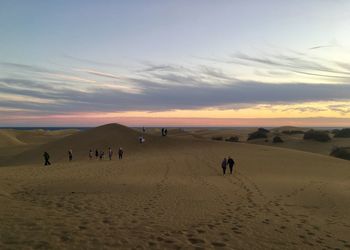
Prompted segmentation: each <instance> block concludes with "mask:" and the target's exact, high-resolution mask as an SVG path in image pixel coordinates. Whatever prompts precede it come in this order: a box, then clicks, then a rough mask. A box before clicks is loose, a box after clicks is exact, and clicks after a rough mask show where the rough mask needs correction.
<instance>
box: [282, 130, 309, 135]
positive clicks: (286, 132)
mask: <svg viewBox="0 0 350 250" xmlns="http://www.w3.org/2000/svg"><path fill="white" fill-rule="evenodd" d="M304 133H305V132H304V131H301V130H284V131H282V134H285V135H301V134H304Z"/></svg>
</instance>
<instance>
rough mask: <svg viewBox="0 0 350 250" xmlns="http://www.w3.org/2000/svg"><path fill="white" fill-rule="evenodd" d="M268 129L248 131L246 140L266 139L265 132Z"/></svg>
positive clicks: (267, 131)
mask: <svg viewBox="0 0 350 250" xmlns="http://www.w3.org/2000/svg"><path fill="white" fill-rule="evenodd" d="M269 132H270V131H269V130H267V129H264V128H259V129H258V130H257V131H255V132H253V133H250V134H249V136H248V139H247V141H250V140H255V139H266V138H267V133H269Z"/></svg>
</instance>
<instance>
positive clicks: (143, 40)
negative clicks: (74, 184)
mask: <svg viewBox="0 0 350 250" xmlns="http://www.w3.org/2000/svg"><path fill="white" fill-rule="evenodd" d="M349 24H350V2H349V1H345V0H344V1H340V0H318V1H316V0H312V1H199V0H198V1H196V0H194V1H78V0H76V1H63V0H60V1H39V0H37V1H34V0H28V1H16V0H12V1H1V3H0V37H1V40H0V98H1V99H2V101H1V99H0V115H1V116H2V117H3V119H2V122H1V121H0V125H17V124H23V125H26V124H39V123H40V121H42V120H43V119H44V118H45V117H50V116H54V115H61V116H62V117H64V115H66V116H67V117H70V115H72V114H83V115H87V112H91V113H94V115H99V116H104V115H105V114H106V113H109V114H110V115H111V117H115V118H118V117H120V116H122V115H128V116H129V115H130V116H131V115H134V116H142V117H145V116H148V114H149V113H153V114H154V112H160V113H159V114H158V115H159V117H162V116H164V115H165V114H164V112H168V113H167V114H166V115H169V114H170V117H171V116H172V115H173V116H178V115H177V113H179V115H181V112H183V113H182V114H183V115H184V116H187V117H188V116H190V115H189V114H190V113H191V112H194V113H196V114H198V116H199V117H206V118H213V117H216V116H217V114H219V113H220V112H219V110H220V111H222V110H226V113H222V114H221V113H220V114H221V116H222V117H221V118H235V117H237V118H247V117H243V116H242V114H241V113H239V112H238V110H242V109H247V110H246V113H249V114H250V118H252V117H254V110H255V112H256V114H258V113H261V105H265V106H264V107H267V106H268V107H275V109H278V110H279V111H280V113H278V112H277V113H276V112H275V113H271V112H270V113H269V112H268V111H269V110H270V111H271V110H272V109H271V108H266V110H265V113H266V114H265V118H278V117H280V118H282V117H283V112H282V110H283V109H286V108H295V110H296V112H295V113H293V116H294V118H298V117H300V118H305V117H308V118H310V117H312V116H317V117H326V118H329V119H336V118H344V116H345V117H347V118H350V115H349V113H348V110H349V109H350V107H349V99H348V97H347V96H349V94H350V87H349V85H348V83H349V79H350V78H349V76H350V71H349V70H350V60H349V59H347V58H349V56H348V55H349V52H350V31H349V29H348V25H349ZM237 93H238V94H237ZM301 93H302V94H301ZM300 103H304V104H305V105H304V107H300V106H298V105H300ZM259 105H260V106H259ZM335 106H336V108H334V107H335ZM305 107H306V109H305ZM43 110H45V112H44V113H43ZM213 110H217V111H218V112H216V113H215V112H214V111H213ZM305 110H314V112H306V111H305ZM316 110H318V112H315V111H316ZM339 110H340V111H339ZM199 111H203V112H202V115H200V112H199ZM209 111H213V112H209ZM120 112H124V113H123V114H121V113H120ZM128 112H129V113H128ZM130 112H139V113H130ZM162 112H163V113H162ZM176 112H177V113H176ZM237 112H238V113H237ZM298 112H299V113H298ZM298 114H299V115H298ZM155 118H157V117H155V116H152V119H155ZM283 118H285V117H283ZM150 119H151V118H150ZM283 122H285V120H283ZM66 123H67V124H70V120H69V118H67V119H66Z"/></svg>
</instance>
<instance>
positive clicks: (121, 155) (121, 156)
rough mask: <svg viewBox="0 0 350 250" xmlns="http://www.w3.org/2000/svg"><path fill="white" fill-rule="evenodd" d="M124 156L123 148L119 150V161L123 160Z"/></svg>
mask: <svg viewBox="0 0 350 250" xmlns="http://www.w3.org/2000/svg"><path fill="white" fill-rule="evenodd" d="M123 154H124V150H123V148H119V150H118V156H119V160H121V159H123Z"/></svg>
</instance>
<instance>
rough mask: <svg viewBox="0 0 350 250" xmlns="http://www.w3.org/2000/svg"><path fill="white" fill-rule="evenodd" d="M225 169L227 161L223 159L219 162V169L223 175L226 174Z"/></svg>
mask: <svg viewBox="0 0 350 250" xmlns="http://www.w3.org/2000/svg"><path fill="white" fill-rule="evenodd" d="M226 167H227V160H226V158H224V159H223V160H222V162H221V168H222V173H223V175H225V174H226Z"/></svg>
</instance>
